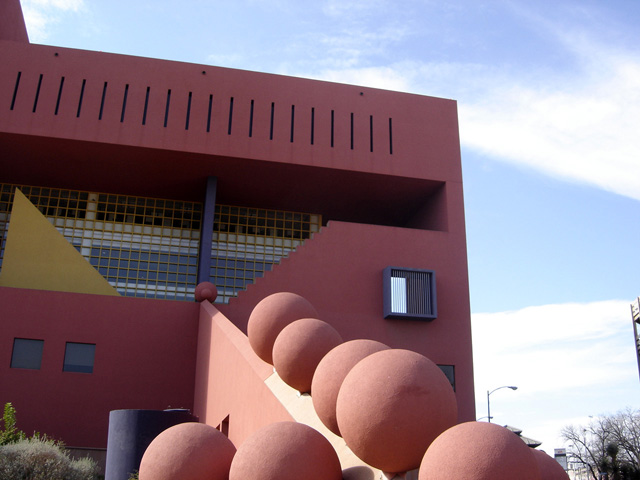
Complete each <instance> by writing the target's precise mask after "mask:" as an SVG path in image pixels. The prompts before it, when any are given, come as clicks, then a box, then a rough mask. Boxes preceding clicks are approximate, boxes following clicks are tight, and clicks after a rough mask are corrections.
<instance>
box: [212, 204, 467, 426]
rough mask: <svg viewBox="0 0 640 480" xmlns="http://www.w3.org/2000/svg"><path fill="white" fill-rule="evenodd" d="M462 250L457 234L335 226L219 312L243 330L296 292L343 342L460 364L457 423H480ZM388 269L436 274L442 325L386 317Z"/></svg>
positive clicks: (465, 263)
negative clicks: (258, 312)
mask: <svg viewBox="0 0 640 480" xmlns="http://www.w3.org/2000/svg"><path fill="white" fill-rule="evenodd" d="M452 210H453V209H452ZM450 223H451V224H453V222H451V221H450ZM368 239H375V241H373V240H372V241H369V240H368ZM464 251H465V241H464V235H463V232H459V231H457V232H451V231H450V232H435V231H426V230H411V229H404V228H393V227H380V226H375V225H360V224H352V223H342V222H331V223H330V224H329V226H327V227H325V228H323V229H322V230H321V232H320V233H319V234H316V235H315V236H314V238H313V239H312V240H311V241H308V242H307V243H305V245H304V246H302V247H301V248H299V249H298V250H296V252H295V253H294V254H292V255H290V256H289V257H288V258H287V259H285V260H283V261H282V262H281V263H280V265H278V266H277V267H276V268H275V269H274V270H273V271H271V272H268V273H267V274H266V275H265V276H264V277H263V278H261V279H259V280H258V281H257V282H256V283H254V284H253V285H250V286H249V288H248V289H247V290H246V291H245V292H241V293H240V295H239V296H238V298H237V299H234V300H231V302H230V303H229V304H228V305H220V306H219V309H220V311H222V312H223V313H225V315H227V316H228V317H229V318H230V319H233V320H234V322H236V324H237V325H238V326H239V327H240V328H241V329H246V323H244V322H243V321H242V320H243V319H247V318H248V317H249V315H250V313H251V309H252V308H253V305H255V304H257V303H258V302H259V301H260V300H261V299H262V298H264V297H266V296H267V295H269V294H271V293H274V292H277V291H281V290H286V289H292V288H295V289H294V290H293V291H295V292H296V293H298V294H300V295H302V296H303V297H304V298H306V299H308V300H309V301H310V302H311V303H312V304H313V305H314V306H315V307H316V309H317V310H318V313H319V318H322V319H324V320H325V321H326V322H328V323H329V324H331V325H332V326H333V327H334V328H336V330H338V332H339V333H340V335H342V338H343V339H344V340H345V341H348V340H355V339H358V338H363V337H365V338H369V339H372V340H377V341H379V342H382V343H384V344H386V345H389V346H390V347H392V348H406V349H409V350H413V351H416V352H418V353H421V354H423V355H424V356H426V357H427V358H429V359H430V360H432V361H434V362H435V363H437V364H440V365H455V376H456V397H457V399H458V412H459V421H470V420H472V419H475V406H474V393H473V363H472V362H473V358H472V352H471V326H470V311H469V297H468V290H467V285H468V282H467V260H466V255H465V254H461V252H464ZM389 265H391V266H398V267H404V266H410V267H412V268H425V269H433V270H435V271H436V277H437V296H438V318H437V319H435V320H433V321H431V322H421V321H410V320H384V319H383V318H382V270H383V269H384V268H385V267H387V266H389ZM245 322H246V320H245Z"/></svg>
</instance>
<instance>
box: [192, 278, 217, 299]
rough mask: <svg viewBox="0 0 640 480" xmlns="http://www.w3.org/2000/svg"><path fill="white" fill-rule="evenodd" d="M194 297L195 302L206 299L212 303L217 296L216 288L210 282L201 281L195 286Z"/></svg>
mask: <svg viewBox="0 0 640 480" xmlns="http://www.w3.org/2000/svg"><path fill="white" fill-rule="evenodd" d="M194 297H195V299H196V302H202V301H203V300H208V301H209V302H211V303H213V302H214V301H215V300H216V298H217V297H218V289H217V288H216V286H215V285H214V284H213V283H211V282H201V283H199V284H198V285H197V286H196V290H195V292H194Z"/></svg>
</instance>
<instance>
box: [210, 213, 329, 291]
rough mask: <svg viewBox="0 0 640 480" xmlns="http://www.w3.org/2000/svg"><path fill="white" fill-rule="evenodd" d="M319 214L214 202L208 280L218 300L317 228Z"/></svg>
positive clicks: (238, 287)
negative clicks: (215, 288)
mask: <svg viewBox="0 0 640 480" xmlns="http://www.w3.org/2000/svg"><path fill="white" fill-rule="evenodd" d="M321 221H322V219H321V217H320V215H314V214H308V213H299V212H287V211H281V210H266V209H258V208H246V207H234V206H227V205H217V206H216V217H215V223H214V227H213V229H214V232H213V242H212V249H211V272H210V278H211V281H212V282H213V283H214V284H215V285H216V287H217V288H218V298H217V300H216V301H217V302H218V303H227V302H228V301H229V300H230V299H231V298H232V297H234V296H236V295H237V294H238V292H239V291H240V290H243V289H244V288H246V286H247V284H249V283H252V282H253V281H254V280H255V279H256V278H259V277H261V276H263V275H264V272H266V271H269V270H271V268H272V267H273V264H276V263H278V262H280V260H281V259H282V258H283V257H285V256H287V255H288V254H289V252H291V251H292V250H295V249H296V247H298V246H299V245H301V244H302V242H303V241H304V240H305V239H308V238H310V237H311V235H312V234H313V233H314V232H317V231H318V230H320V227H321Z"/></svg>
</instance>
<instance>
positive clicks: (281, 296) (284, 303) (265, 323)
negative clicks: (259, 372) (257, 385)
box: [246, 291, 318, 365]
mask: <svg viewBox="0 0 640 480" xmlns="http://www.w3.org/2000/svg"><path fill="white" fill-rule="evenodd" d="M317 316H318V312H317V311H316V309H315V308H314V307H313V305H312V304H311V303H309V302H308V301H307V300H306V299H305V298H303V297H301V296H300V295H296V294H295V293H291V292H285V291H283V292H276V293H273V294H271V295H269V296H267V297H265V298H263V299H262V300H260V301H259V302H258V304H257V305H256V306H255V307H254V308H253V310H252V311H251V315H250V316H249V320H248V322H247V329H246V331H247V336H248V337H249V343H250V344H251V348H253V351H254V352H256V355H258V357H260V358H261V359H262V360H264V361H265V362H267V363H269V364H271V365H273V344H274V343H275V341H276V338H277V337H278V335H279V334H280V332H281V331H282V329H283V328H285V327H286V326H287V325H289V324H291V323H293V322H295V321H296V320H300V319H301V318H308V317H311V318H316V317H317Z"/></svg>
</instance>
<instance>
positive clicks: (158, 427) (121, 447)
mask: <svg viewBox="0 0 640 480" xmlns="http://www.w3.org/2000/svg"><path fill="white" fill-rule="evenodd" d="M197 421H198V417H196V416H195V415H192V414H191V412H189V411H188V410H112V411H111V412H110V413H109V437H108V439H107V465H106V471H105V480H127V479H128V478H129V476H130V475H131V473H132V472H134V471H136V470H138V469H139V468H140V460H142V455H144V451H145V450H146V449H147V447H148V446H149V444H150V443H151V441H152V440H153V439H154V438H156V436H158V434H160V433H161V432H163V431H164V430H166V429H167V428H169V427H172V426H174V425H178V424H179V423H185V422H197Z"/></svg>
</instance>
